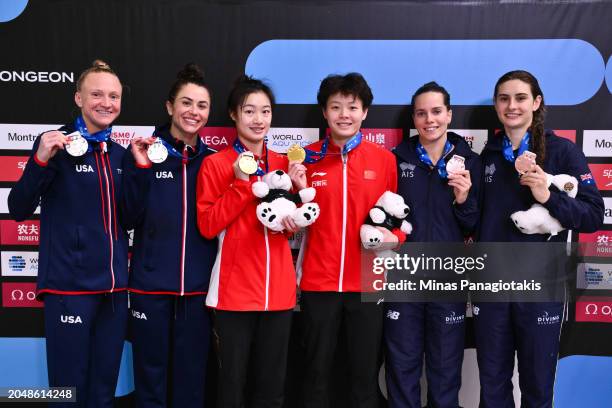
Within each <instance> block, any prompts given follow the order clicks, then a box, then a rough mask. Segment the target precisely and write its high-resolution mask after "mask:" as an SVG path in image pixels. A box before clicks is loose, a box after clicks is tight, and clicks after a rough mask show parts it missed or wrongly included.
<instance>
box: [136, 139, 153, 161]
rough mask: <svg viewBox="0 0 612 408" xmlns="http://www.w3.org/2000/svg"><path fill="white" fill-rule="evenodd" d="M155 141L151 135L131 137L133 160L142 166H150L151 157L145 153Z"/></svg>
mask: <svg viewBox="0 0 612 408" xmlns="http://www.w3.org/2000/svg"><path fill="white" fill-rule="evenodd" d="M153 143H155V138H154V137H152V136H149V137H134V138H132V141H131V144H132V155H133V156H134V161H135V162H136V163H137V164H138V165H139V166H142V167H151V166H152V165H153V163H151V159H149V156H148V155H147V149H148V148H149V146H151V145H152V144H153Z"/></svg>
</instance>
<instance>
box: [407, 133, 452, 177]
mask: <svg viewBox="0 0 612 408" xmlns="http://www.w3.org/2000/svg"><path fill="white" fill-rule="evenodd" d="M451 150H453V145H452V144H451V142H449V141H448V139H447V140H446V143H445V144H444V152H443V153H442V156H440V160H438V162H437V163H436V164H433V162H432V161H431V158H430V157H429V155H428V154H427V150H425V148H424V147H423V145H422V144H421V142H417V147H416V151H417V155H418V156H419V160H421V161H422V162H423V163H425V164H426V165H427V166H429V167H433V168H435V169H436V170H438V175H439V176H440V178H442V179H446V178H448V173H447V172H446V160H444V158H445V157H446V155H447V154H449V153H450V152H451Z"/></svg>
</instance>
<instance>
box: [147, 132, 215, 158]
mask: <svg viewBox="0 0 612 408" xmlns="http://www.w3.org/2000/svg"><path fill="white" fill-rule="evenodd" d="M198 139H199V137H198ZM157 140H159V141H161V143H162V144H163V145H164V146H165V147H166V150H168V154H169V155H170V156H173V157H178V158H179V159H184V158H185V157H183V153H182V152H179V151H178V150H176V147H174V146H172V145H171V144H170V143H168V142H167V141H166V140H165V139H164V138H163V137H159V136H157ZM196 146H197V147H196V148H197V149H198V152H197V153H196V154H195V155H193V156H188V157H187V160H191V159H195V158H196V157H198V156H199V155H200V154H202V152H204V149H205V147H204V143H202V142H201V141H199V142H197V143H196ZM185 147H187V145H185Z"/></svg>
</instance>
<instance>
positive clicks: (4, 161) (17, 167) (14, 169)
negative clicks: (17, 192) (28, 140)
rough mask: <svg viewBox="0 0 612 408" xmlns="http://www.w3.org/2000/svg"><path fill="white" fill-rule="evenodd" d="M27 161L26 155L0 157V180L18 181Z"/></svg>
mask: <svg viewBox="0 0 612 408" xmlns="http://www.w3.org/2000/svg"><path fill="white" fill-rule="evenodd" d="M27 162H28V157H27V156H2V157H0V181H18V180H19V179H20V178H21V175H22V174H23V170H24V169H25V166H26V163H27Z"/></svg>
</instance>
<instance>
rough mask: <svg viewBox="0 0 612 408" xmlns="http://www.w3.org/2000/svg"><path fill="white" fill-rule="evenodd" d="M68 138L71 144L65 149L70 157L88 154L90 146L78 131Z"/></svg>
mask: <svg viewBox="0 0 612 408" xmlns="http://www.w3.org/2000/svg"><path fill="white" fill-rule="evenodd" d="M66 137H67V138H68V140H69V142H68V144H67V145H66V146H65V147H64V148H65V149H66V151H67V152H68V154H69V155H71V156H74V157H80V156H82V155H84V154H85V153H87V149H88V148H89V144H88V143H87V140H85V138H84V137H83V136H81V134H80V133H79V132H78V131H76V132H72V133H71V134H69V135H66Z"/></svg>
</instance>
